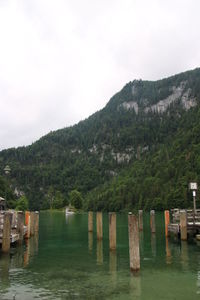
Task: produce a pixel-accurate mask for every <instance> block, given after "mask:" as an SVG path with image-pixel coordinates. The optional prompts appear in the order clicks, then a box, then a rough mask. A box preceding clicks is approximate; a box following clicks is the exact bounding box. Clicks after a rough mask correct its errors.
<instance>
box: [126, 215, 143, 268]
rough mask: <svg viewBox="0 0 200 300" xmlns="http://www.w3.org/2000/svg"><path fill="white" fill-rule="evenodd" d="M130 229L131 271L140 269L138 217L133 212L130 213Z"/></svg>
mask: <svg viewBox="0 0 200 300" xmlns="http://www.w3.org/2000/svg"><path fill="white" fill-rule="evenodd" d="M128 231H129V257H130V269H131V271H138V270H139V269H140V249H139V231H138V219H137V217H136V216H135V215H133V214H132V213H129V215H128Z"/></svg>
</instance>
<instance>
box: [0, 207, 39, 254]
mask: <svg viewBox="0 0 200 300" xmlns="http://www.w3.org/2000/svg"><path fill="white" fill-rule="evenodd" d="M25 215H26V217H25ZM27 216H28V218H27ZM38 225H39V213H38V212H31V213H30V212H26V214H24V212H21V211H14V210H9V211H0V245H2V251H3V252H4V246H3V245H4V243H6V244H7V245H8V246H6V249H7V248H8V250H9V248H10V244H13V243H16V242H17V243H22V241H23V239H24V238H29V237H30V236H31V235H34V234H35V233H36V232H38ZM6 227H8V228H6ZM5 252H7V250H6V251H5Z"/></svg>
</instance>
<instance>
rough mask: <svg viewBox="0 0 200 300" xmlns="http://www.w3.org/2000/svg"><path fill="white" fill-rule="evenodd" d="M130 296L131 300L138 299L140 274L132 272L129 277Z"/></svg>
mask: <svg viewBox="0 0 200 300" xmlns="http://www.w3.org/2000/svg"><path fill="white" fill-rule="evenodd" d="M130 295H131V296H132V297H133V299H138V298H139V297H140V296H141V277H140V273H137V272H135V273H134V272H132V273H131V275H130Z"/></svg>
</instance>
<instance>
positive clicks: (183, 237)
mask: <svg viewBox="0 0 200 300" xmlns="http://www.w3.org/2000/svg"><path fill="white" fill-rule="evenodd" d="M180 230H181V240H182V241H186V240H187V211H186V210H181V211H180Z"/></svg>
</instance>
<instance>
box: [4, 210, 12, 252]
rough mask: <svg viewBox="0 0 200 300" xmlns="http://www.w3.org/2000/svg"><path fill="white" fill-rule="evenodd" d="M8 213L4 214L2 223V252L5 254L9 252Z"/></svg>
mask: <svg viewBox="0 0 200 300" xmlns="http://www.w3.org/2000/svg"><path fill="white" fill-rule="evenodd" d="M10 219H11V218H10V213H5V215H4V222H3V236H2V252H4V253H7V252H9V250H10V234H11V221H10Z"/></svg>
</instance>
